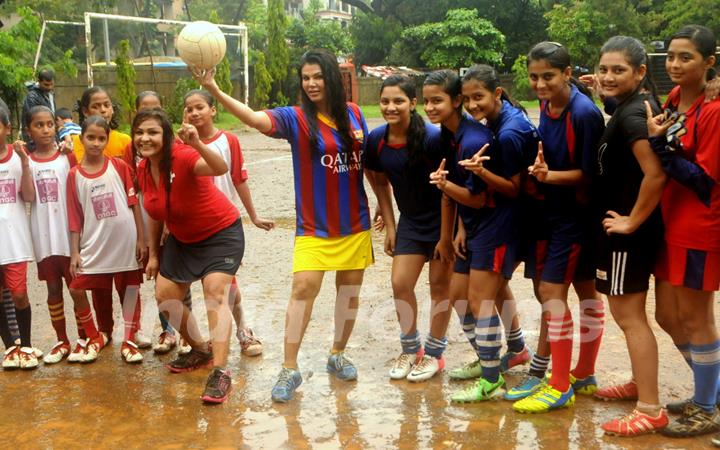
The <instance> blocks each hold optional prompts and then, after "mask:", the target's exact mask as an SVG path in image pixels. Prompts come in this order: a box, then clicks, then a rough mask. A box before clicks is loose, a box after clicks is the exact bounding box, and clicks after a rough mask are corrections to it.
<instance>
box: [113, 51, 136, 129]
mask: <svg viewBox="0 0 720 450" xmlns="http://www.w3.org/2000/svg"><path fill="white" fill-rule="evenodd" d="M115 71H116V77H117V95H116V97H115V98H116V100H117V101H118V102H119V103H120V108H121V112H122V119H123V121H125V122H128V123H129V122H130V121H131V120H132V117H133V114H135V67H134V66H133V64H132V61H131V59H130V42H129V41H128V40H127V39H124V40H122V41H120V42H119V43H118V48H117V55H116V56H115Z"/></svg>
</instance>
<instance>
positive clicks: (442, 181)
mask: <svg viewBox="0 0 720 450" xmlns="http://www.w3.org/2000/svg"><path fill="white" fill-rule="evenodd" d="M447 174H448V171H447V170H445V158H443V160H442V161H440V166H439V167H438V169H437V170H436V171H435V172H432V173H431V174H430V184H434V185H435V186H437V188H438V189H440V190H441V191H442V190H443V189H445V186H446V185H447Z"/></svg>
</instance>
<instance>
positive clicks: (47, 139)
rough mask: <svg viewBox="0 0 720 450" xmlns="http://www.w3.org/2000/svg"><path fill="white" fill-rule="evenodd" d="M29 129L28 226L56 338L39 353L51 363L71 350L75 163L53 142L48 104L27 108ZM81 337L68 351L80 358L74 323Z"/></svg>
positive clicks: (53, 124) (51, 119) (53, 120)
mask: <svg viewBox="0 0 720 450" xmlns="http://www.w3.org/2000/svg"><path fill="white" fill-rule="evenodd" d="M27 131H28V134H29V136H30V138H31V139H32V140H33V142H34V143H35V151H34V152H33V153H31V154H30V155H29V156H30V169H31V171H32V176H33V182H34V184H35V190H36V195H35V201H33V204H32V212H31V214H30V231H31V233H32V241H33V250H34V251H35V260H36V261H37V268H38V278H39V279H40V280H44V281H45V282H46V283H47V290H48V298H47V302H48V309H49V310H50V320H51V322H52V326H53V328H54V329H55V334H56V336H57V344H55V346H53V348H52V349H51V350H50V352H48V354H47V355H45V357H44V358H43V361H45V363H46V364H55V363H58V362H60V361H62V360H63V359H64V358H65V357H66V356H68V355H70V354H71V353H70V340H69V339H68V336H67V330H66V327H65V309H64V302H63V284H62V280H63V278H64V279H65V284H66V285H68V286H69V285H70V281H71V279H72V277H71V276H70V230H69V228H68V219H67V200H66V184H67V177H68V173H69V172H70V168H71V167H73V166H74V165H76V164H77V160H76V159H75V155H73V154H72V153H70V154H67V155H66V154H64V153H63V152H61V151H60V149H59V148H58V146H57V144H56V142H55V118H54V114H53V112H52V111H51V110H50V108H47V107H45V106H35V107H33V108H31V109H30V111H29V112H28V130H27ZM78 331H79V334H80V339H81V341H80V342H78V344H77V345H76V347H75V351H73V352H72V357H70V358H69V360H70V361H71V362H77V361H80V360H81V359H82V355H83V353H84V351H83V345H84V343H85V342H84V341H85V339H86V336H85V333H84V332H83V331H82V327H80V326H78Z"/></svg>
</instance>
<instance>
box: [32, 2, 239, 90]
mask: <svg viewBox="0 0 720 450" xmlns="http://www.w3.org/2000/svg"><path fill="white" fill-rule="evenodd" d="M92 19H99V20H102V21H109V20H113V21H121V22H136V23H150V24H154V25H175V26H185V25H187V24H190V23H192V22H188V21H182V20H169V19H152V18H149V17H135V16H123V15H117V14H104V13H94V12H86V13H85V23H84V26H85V46H86V66H87V78H88V87H91V86H93V62H92V59H93V52H92V48H93V47H92V28H91V23H90V22H91V20H92ZM48 22H49V21H48ZM215 25H217V26H218V28H220V29H221V30H222V31H223V34H224V35H225V36H236V37H238V49H239V50H240V51H241V52H242V56H243V82H244V100H245V103H246V104H247V103H248V101H249V96H250V84H249V81H250V75H249V58H248V29H247V27H246V26H245V24H244V23H242V22H238V24H237V25H225V24H219V23H218V24H215ZM43 27H44V24H43ZM105 40H106V41H107V38H105ZM40 45H42V41H41V44H40ZM106 47H107V42H106ZM38 54H39V49H38Z"/></svg>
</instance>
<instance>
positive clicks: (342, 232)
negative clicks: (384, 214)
mask: <svg viewBox="0 0 720 450" xmlns="http://www.w3.org/2000/svg"><path fill="white" fill-rule="evenodd" d="M347 110H348V116H349V118H350V128H351V130H352V134H353V138H354V144H353V148H352V151H350V152H340V151H339V150H340V149H341V147H342V141H341V139H340V135H339V133H338V130H337V128H336V126H335V124H334V123H333V122H332V121H331V120H330V119H329V118H327V117H325V116H324V115H322V114H318V117H317V136H318V139H317V141H318V148H317V149H311V148H310V126H309V124H308V120H307V116H306V115H305V112H304V111H303V110H302V108H300V107H298V106H286V107H281V108H275V109H271V110H267V111H265V113H266V114H267V115H268V116H269V117H270V120H271V121H272V129H271V130H270V131H269V132H267V133H266V134H267V135H268V136H271V137H274V138H279V139H285V140H287V141H288V142H289V143H290V149H291V151H292V159H293V174H294V176H295V216H296V234H297V236H316V237H323V238H330V237H341V236H348V235H351V234H354V233H359V232H361V231H365V230H369V229H370V211H369V210H368V200H367V195H366V194H365V188H364V186H363V167H362V148H363V144H364V141H365V139H366V137H367V135H368V130H367V125H366V124H365V118H364V117H363V115H362V112H361V111H360V108H359V107H358V106H357V105H355V104H353V103H348V108H347Z"/></svg>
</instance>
